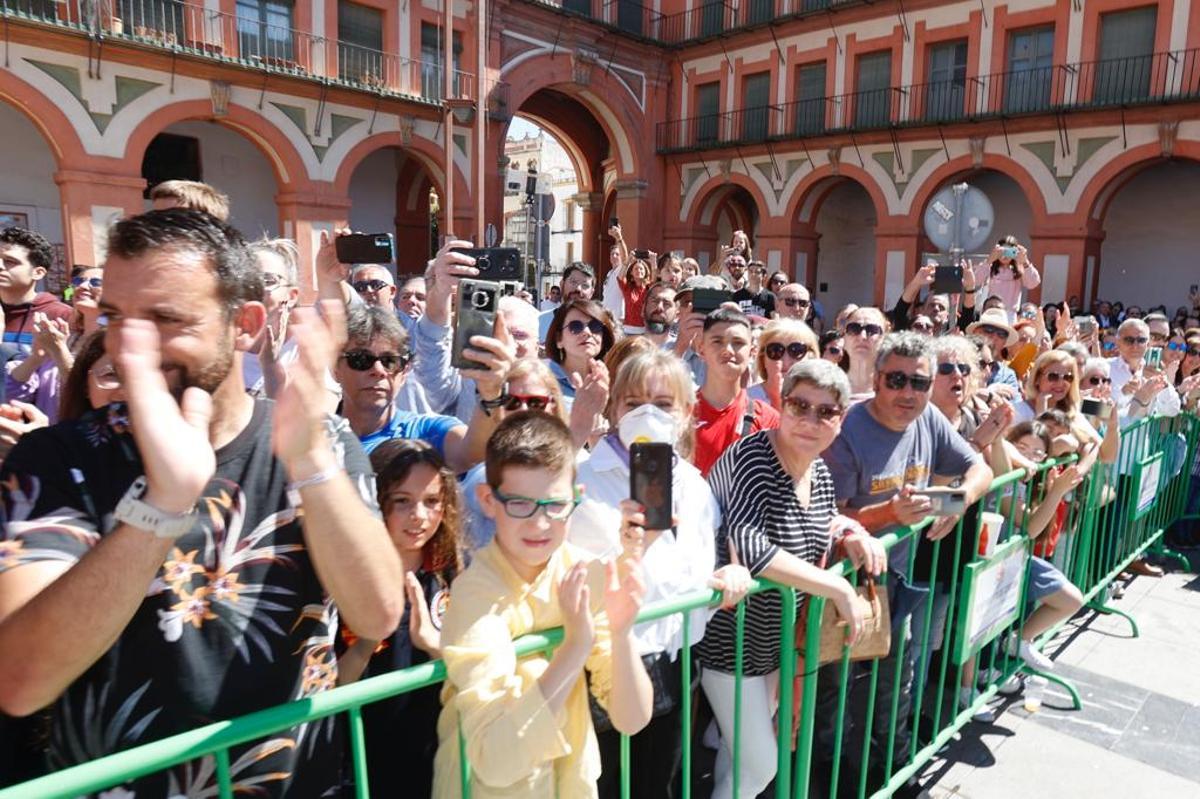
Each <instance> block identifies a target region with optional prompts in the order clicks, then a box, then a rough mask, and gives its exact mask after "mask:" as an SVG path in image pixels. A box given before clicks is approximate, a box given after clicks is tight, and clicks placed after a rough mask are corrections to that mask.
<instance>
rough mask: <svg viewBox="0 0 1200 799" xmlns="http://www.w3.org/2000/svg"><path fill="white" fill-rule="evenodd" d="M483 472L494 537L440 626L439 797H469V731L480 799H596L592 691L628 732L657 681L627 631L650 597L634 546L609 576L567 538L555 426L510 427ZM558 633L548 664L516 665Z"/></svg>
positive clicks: (629, 524)
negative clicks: (542, 638) (524, 645)
mask: <svg viewBox="0 0 1200 799" xmlns="http://www.w3.org/2000/svg"><path fill="white" fill-rule="evenodd" d="M486 470H487V483H486V484H485V485H481V486H479V489H478V496H479V501H480V505H481V506H482V508H483V512H484V513H485V514H487V515H488V516H489V517H490V518H492V519H494V520H495V522H496V537H495V538H494V539H493V541H492V542H491V543H490V544H488V545H487V546H486V547H484V548H483V549H482V550H480V551H479V552H478V553H476V555H475V559H474V561H473V562H472V563H471V566H470V567H469V568H468V569H467V570H466V571H465V572H463V574H462V575H461V576H459V578H458V579H457V580H455V582H454V585H453V587H452V592H453V594H452V595H453V597H454V598H453V600H452V601H451V603H450V607H449V608H448V609H447V611H446V616H445V619H444V621H443V625H442V655H443V658H444V659H445V662H446V671H447V679H446V683H445V687H444V688H443V690H442V705H443V707H442V713H441V717H440V718H439V719H438V752H437V757H436V759H435V760H434V792H433V795H434V796H435V797H437V799H458V797H461V796H462V795H463V792H462V785H461V781H462V775H461V763H460V759H459V749H460V740H459V735H460V730H461V735H462V744H463V751H464V752H465V753H466V756H467V762H468V764H469V767H470V768H469V777H468V779H469V780H470V785H471V797H472V799H492V797H517V796H520V797H532V798H533V799H540V798H541V797H546V799H554V797H562V798H563V799H576V798H577V797H578V798H580V799H586V797H595V796H596V778H597V777H599V775H600V756H599V750H598V749H597V746H596V735H595V732H594V730H593V729H592V720H591V714H590V712H589V709H588V699H587V691H588V686H589V685H590V687H591V691H592V693H593V695H594V696H595V697H596V699H597V701H598V702H599V703H600V704H601V705H602V706H603V707H604V708H605V709H606V710H607V711H608V714H609V717H610V718H611V719H612V722H613V726H614V727H615V728H616V729H618V730H620V731H621V732H624V733H626V734H629V735H633V734H634V733H636V732H638V731H639V730H641V729H642V728H643V727H644V726H645V725H646V723H647V722H648V721H649V720H650V713H651V704H652V689H651V685H650V680H649V678H648V677H647V675H646V670H645V668H644V667H643V666H642V661H641V658H640V657H639V656H638V654H637V650H636V647H635V645H634V643H633V639H632V637H631V635H630V631H631V629H632V627H633V622H634V619H635V618H636V616H637V613H638V610H639V609H640V608H641V604H642V596H643V594H644V592H645V588H644V586H643V583H642V579H641V576H640V574H639V571H640V564H639V563H638V562H637V556H636V550H635V552H634V554H633V555H632V556H631V557H627V558H622V559H621V561H620V564H619V565H618V563H613V562H610V563H608V564H606V565H604V566H602V565H601V564H600V563H599V562H597V561H593V560H588V558H587V556H586V555H585V554H584V553H583V552H582V550H578V549H576V548H574V547H573V546H572V545H570V544H567V543H566V542H565V539H566V532H567V519H568V517H570V515H571V513H572V512H573V511H574V510H575V508H576V506H577V505H578V504H579V501H580V498H581V487H580V486H577V485H575V446H574V444H573V443H572V440H571V432H570V430H569V429H568V428H567V426H566V425H564V424H563V423H562V422H561V421H560V420H559V419H557V418H555V417H553V416H550V415H549V414H544V413H536V412H527V413H518V414H515V415H513V416H510V417H509V418H507V419H505V420H504V422H503V423H501V424H500V426H499V427H497V428H496V431H495V432H494V433H493V434H492V437H491V439H490V440H489V441H488V445H487V455H486ZM638 520H640V514H631V515H629V516H627V517H626V519H625V521H624V522H623V524H624V525H625V527H626V534H627V538H628V539H631V540H636V539H637V538H638V537H639V536H640V535H641V534H642V532H643V531H642V530H641V528H640V527H639V526H637V525H636V524H634V522H635V521H638ZM559 626H561V627H562V628H563V631H564V637H563V642H562V644H561V645H560V646H559V647H558V648H557V649H555V650H554V652H553V654H552V655H548V654H546V653H534V654H532V655H528V656H525V657H523V658H519V659H518V657H517V655H516V650H515V648H514V646H513V642H514V641H515V640H516V639H517V638H520V637H521V636H522V635H525V634H527V633H531V632H537V631H539V630H546V629H549V628H553V627H559ZM585 668H586V670H587V672H588V678H587V680H585V679H584V675H583V670H584V669H585Z"/></svg>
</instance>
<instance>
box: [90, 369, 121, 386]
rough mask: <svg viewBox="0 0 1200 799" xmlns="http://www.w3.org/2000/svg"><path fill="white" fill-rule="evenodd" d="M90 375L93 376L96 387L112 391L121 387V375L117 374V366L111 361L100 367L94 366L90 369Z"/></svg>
mask: <svg viewBox="0 0 1200 799" xmlns="http://www.w3.org/2000/svg"><path fill="white" fill-rule="evenodd" d="M88 377H90V378H92V382H93V383H95V384H96V388H100V389H104V390H106V391H112V390H113V389H116V388H120V387H121V376H120V375H119V374H117V368H116V367H115V366H113V365H112V364H111V363H110V364H106V365H104V366H101V367H100V368H99V369H97V368H96V367H95V366H93V367H92V368H91V369H90V370H89V371H88Z"/></svg>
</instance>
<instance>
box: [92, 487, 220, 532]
mask: <svg viewBox="0 0 1200 799" xmlns="http://www.w3.org/2000/svg"><path fill="white" fill-rule="evenodd" d="M146 486H147V483H146V478H145V476H142V477H139V478H138V479H136V480H134V481H133V485H131V486H130V487H129V490H128V491H126V492H125V496H123V497H121V501H120V502H118V503H117V509H116V510H115V511H113V516H114V517H115V518H116V519H117V521H121V522H125V524H128V525H130V526H132V527H136V528H138V529H139V530H145V531H147V532H150V533H153V534H154V536H155V537H156V538H172V539H174V538H179V536H181V535H183V534H184V533H186V532H187V531H188V530H191V529H192V527H193V526H194V525H195V524H196V521H197V520H198V519H199V518H200V514H198V513H196V511H194V510H193V511H191V512H190V513H182V514H179V513H166V512H165V511H161V510H159V509H158V508H156V507H154V506H153V505H151V504H149V503H147V502H143V501H142V497H143V496H145V495H146Z"/></svg>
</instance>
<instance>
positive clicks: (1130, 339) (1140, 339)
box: [1121, 336, 1150, 347]
mask: <svg viewBox="0 0 1200 799" xmlns="http://www.w3.org/2000/svg"><path fill="white" fill-rule="evenodd" d="M1121 341H1124V342H1125V343H1126V344H1128V345H1129V346H1131V347H1132V346H1136V345H1138V344H1149V343H1150V339H1148V338H1146V337H1145V336H1121Z"/></svg>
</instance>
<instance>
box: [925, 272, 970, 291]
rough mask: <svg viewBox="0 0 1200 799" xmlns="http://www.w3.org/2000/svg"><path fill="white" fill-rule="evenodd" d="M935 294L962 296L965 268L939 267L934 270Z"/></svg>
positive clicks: (932, 288) (931, 289) (933, 288)
mask: <svg viewBox="0 0 1200 799" xmlns="http://www.w3.org/2000/svg"><path fill="white" fill-rule="evenodd" d="M929 290H930V291H932V292H933V293H934V294H962V291H963V268H962V267H961V266H939V267H937V268H936V269H934V270H933V286H932V287H931V288H930V289H929Z"/></svg>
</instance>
